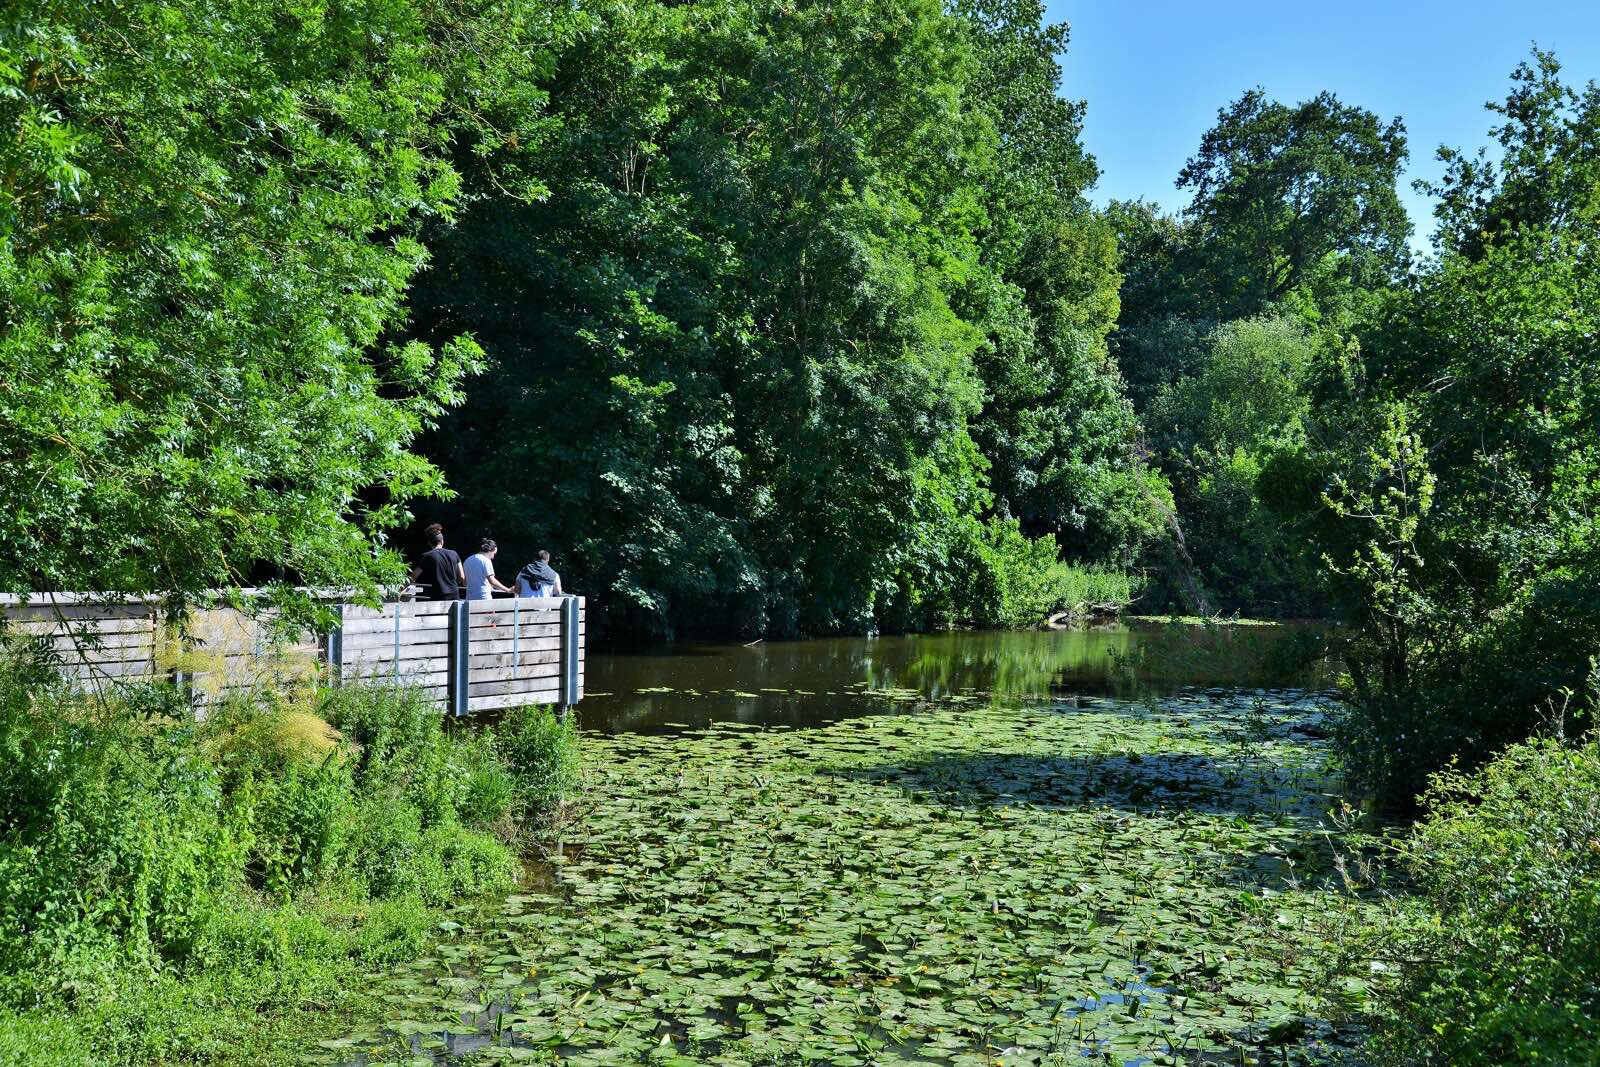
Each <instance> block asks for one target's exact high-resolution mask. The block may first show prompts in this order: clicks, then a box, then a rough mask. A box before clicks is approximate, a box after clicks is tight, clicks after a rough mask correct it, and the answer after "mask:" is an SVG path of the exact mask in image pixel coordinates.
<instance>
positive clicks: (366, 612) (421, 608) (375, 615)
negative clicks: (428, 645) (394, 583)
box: [344, 600, 454, 625]
mask: <svg viewBox="0 0 1600 1067" xmlns="http://www.w3.org/2000/svg"><path fill="white" fill-rule="evenodd" d="M452 603H454V602H453V601H450V600H417V601H407V602H406V603H403V604H385V605H384V606H383V607H381V608H364V607H358V606H356V605H354V604H349V605H346V606H345V609H344V617H345V620H346V621H347V622H348V621H352V620H359V619H392V618H393V617H394V616H396V615H399V616H401V618H404V619H409V618H412V617H415V616H419V615H445V614H448V613H449V611H450V606H451V604H452ZM401 625H404V623H402V624H401Z"/></svg>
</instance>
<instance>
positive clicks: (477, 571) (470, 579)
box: [461, 537, 511, 600]
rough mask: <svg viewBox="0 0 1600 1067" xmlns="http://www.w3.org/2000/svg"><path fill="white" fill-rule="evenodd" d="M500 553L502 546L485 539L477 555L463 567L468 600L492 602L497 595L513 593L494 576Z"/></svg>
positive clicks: (470, 558) (468, 559) (468, 558)
mask: <svg viewBox="0 0 1600 1067" xmlns="http://www.w3.org/2000/svg"><path fill="white" fill-rule="evenodd" d="M499 551H500V546H499V545H497V544H495V543H494V542H493V541H491V540H490V539H489V538H487V537H485V538H484V539H483V544H481V545H479V546H478V551H477V553H476V554H475V555H472V556H469V557H467V561H466V562H465V563H463V564H462V565H461V569H462V570H463V571H464V572H466V579H467V599H468V600H492V599H494V595H495V593H509V592H511V587H510V586H508V585H506V584H505V583H504V582H502V581H500V579H498V578H496V577H495V576H494V557H495V553H497V552H499Z"/></svg>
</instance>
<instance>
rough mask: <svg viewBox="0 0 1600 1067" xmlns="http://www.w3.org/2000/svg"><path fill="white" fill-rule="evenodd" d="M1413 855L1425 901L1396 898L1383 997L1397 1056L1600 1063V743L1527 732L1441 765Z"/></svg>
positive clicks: (1402, 1059)
mask: <svg viewBox="0 0 1600 1067" xmlns="http://www.w3.org/2000/svg"><path fill="white" fill-rule="evenodd" d="M1424 799H1425V801H1426V804H1427V808H1428V816H1427V818H1426V819H1425V821H1423V822H1422V823H1421V824H1420V825H1419V826H1418V827H1417V828H1416V830H1415V831H1414V832H1413V834H1412V835H1411V837H1410V840H1409V844H1408V846H1407V851H1406V858H1407V861H1408V864H1409V866H1410V869H1411V871H1412V872H1413V873H1414V875H1415V877H1416V879H1417V881H1418V884H1419V887H1420V889H1421V891H1422V900H1421V902H1420V904H1417V905H1414V906H1409V907H1402V908H1398V909H1396V910H1395V911H1394V912H1393V913H1392V914H1391V916H1390V918H1389V920H1388V922H1387V923H1386V924H1385V925H1384V926H1383V927H1382V928H1381V930H1380V931H1379V933H1378V935H1377V941H1378V944H1377V946H1376V947H1375V948H1374V949H1373V950H1372V951H1373V954H1374V955H1375V956H1377V957H1378V958H1385V959H1392V958H1398V959H1400V960H1402V961H1404V962H1403V964H1402V970H1401V973H1400V976H1399V979H1398V981H1396V982H1395V983H1394V984H1393V985H1392V986H1390V987H1389V988H1387V989H1384V990H1382V991H1381V992H1380V994H1379V998H1378V1001H1377V1008H1378V1012H1377V1014H1378V1023H1379V1036H1378V1039H1377V1044H1378V1047H1379V1049H1380V1051H1381V1052H1382V1053H1383V1054H1384V1055H1385V1056H1386V1058H1387V1059H1388V1060H1390V1061H1392V1062H1395V1063H1406V1064H1413V1063H1414V1064H1426V1065H1434V1064H1438V1065H1451V1067H1479V1065H1481V1067H1509V1065H1514V1064H1536V1063H1537V1064H1546V1063H1548V1064H1579V1063H1596V1062H1600V742H1596V741H1595V740H1592V739H1591V740H1589V741H1588V742H1587V743H1585V744H1582V745H1580V746H1576V747H1566V746H1563V745H1561V744H1559V743H1557V742H1555V741H1549V740H1542V741H1535V742H1531V743H1528V744H1523V745H1517V746H1514V747H1512V748H1510V749H1508V750H1507V751H1506V752H1505V753H1504V754H1503V755H1502V756H1501V757H1499V758H1498V759H1496V760H1495V761H1493V762H1492V763H1489V764H1488V765H1486V766H1485V767H1483V768H1482V769H1481V770H1479V771H1478V772H1476V773H1473V774H1463V773H1460V772H1457V771H1455V770H1450V771H1447V772H1445V773H1442V774H1440V775H1437V776H1436V777H1435V778H1434V780H1433V784H1432V785H1431V787H1430V788H1429V790H1428V791H1427V793H1426V794H1425V797H1424Z"/></svg>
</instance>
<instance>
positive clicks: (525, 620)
mask: <svg viewBox="0 0 1600 1067" xmlns="http://www.w3.org/2000/svg"><path fill="white" fill-rule="evenodd" d="M468 618H470V619H471V620H472V625H473V626H474V627H479V626H512V625H515V624H517V623H521V624H522V625H523V626H538V625H540V624H541V623H556V624H559V623H560V622H561V612H559V611H543V610H540V611H527V610H525V611H478V610H473V611H470V612H468Z"/></svg>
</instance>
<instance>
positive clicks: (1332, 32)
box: [1047, 0, 1600, 248]
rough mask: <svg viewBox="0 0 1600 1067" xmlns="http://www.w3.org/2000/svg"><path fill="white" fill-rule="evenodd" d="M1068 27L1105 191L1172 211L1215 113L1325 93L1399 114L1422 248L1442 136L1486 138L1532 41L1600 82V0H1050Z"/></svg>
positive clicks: (1068, 91) (1570, 76) (1567, 71)
mask: <svg viewBox="0 0 1600 1067" xmlns="http://www.w3.org/2000/svg"><path fill="white" fill-rule="evenodd" d="M1047 2H1048V10H1049V17H1050V19H1051V21H1054V22H1059V21H1062V20H1065V21H1066V22H1068V23H1070V24H1071V27H1072V40H1071V43H1070V45H1069V48H1068V51H1067V54H1066V55H1065V56H1064V57H1063V58H1062V67H1063V84H1062V91H1063V92H1064V93H1065V95H1067V96H1068V97H1071V98H1073V99H1081V100H1086V101H1088V104H1089V111H1088V116H1087V120H1086V123H1085V128H1084V141H1085V143H1086V144H1087V146H1088V148H1089V150H1090V151H1091V152H1093V153H1094V155H1095V157H1096V158H1097V159H1098V160H1099V161H1100V170H1101V177H1100V184H1099V186H1098V188H1097V189H1096V190H1095V192H1094V199H1095V200H1096V202H1099V203H1104V202H1105V201H1106V200H1108V199H1110V198H1111V197H1118V198H1124V199H1132V198H1134V197H1141V196H1142V197H1144V198H1145V199H1146V200H1153V201H1155V202H1156V203H1159V204H1161V205H1162V206H1163V207H1165V208H1168V209H1172V210H1175V209H1177V208H1180V207H1182V206H1183V204H1184V203H1185V198H1184V197H1183V196H1182V195H1181V194H1180V193H1179V192H1178V190H1177V189H1175V188H1174V187H1173V181H1174V179H1176V178H1177V176H1178V170H1179V168H1180V167H1182V166H1183V163H1184V161H1185V160H1186V159H1188V158H1189V156H1190V155H1191V154H1192V153H1193V152H1194V150H1195V148H1196V147H1197V146H1198V145H1199V143H1200V137H1201V135H1202V134H1204V133H1205V131H1206V130H1207V129H1208V128H1210V126H1211V125H1212V123H1213V122H1214V121H1215V119H1216V113H1217V109H1218V108H1219V107H1221V106H1222V105H1223V104H1225V103H1227V102H1228V101H1230V100H1233V99H1234V98H1236V97H1237V96H1238V95H1239V94H1240V93H1241V92H1243V91H1244V90H1245V89H1248V88H1250V87H1252V86H1256V85H1259V86H1261V87H1262V88H1264V89H1265V90H1266V91H1267V94H1268V95H1269V96H1271V97H1274V98H1276V99H1279V100H1282V101H1285V102H1298V101H1300V100H1304V99H1307V98H1309V97H1311V96H1314V95H1315V94H1316V93H1317V92H1319V91H1320V90H1322V89H1330V90H1332V91H1333V92H1334V93H1335V94H1337V95H1338V97H1339V98H1340V99H1341V100H1343V101H1345V102H1346V103H1349V104H1359V105H1360V106H1362V107H1365V108H1368V109H1370V110H1372V111H1375V112H1377V113H1378V115H1379V116H1381V117H1382V118H1384V119H1388V118H1392V117H1393V116H1396V115H1399V116H1401V117H1402V118H1403V119H1404V120H1405V125H1406V133H1407V139H1408V142H1409V145H1410V149H1411V158H1410V160H1409V162H1408V164H1407V171H1406V174H1405V177H1404V182H1403V187H1402V189H1401V195H1402V196H1403V198H1404V199H1405V203H1406V208H1407V211H1408V212H1409V213H1410V215H1411V221H1412V224H1413V225H1414V226H1415V227H1416V230H1417V232H1416V234H1415V235H1414V236H1413V239H1412V240H1413V244H1414V245H1416V246H1417V247H1418V248H1422V247H1425V245H1426V239H1427V235H1428V233H1429V232H1430V231H1431V230H1432V215H1431V202H1430V200H1429V198H1428V197H1425V196H1423V195H1421V194H1418V193H1414V192H1413V191H1412V190H1411V188H1410V180H1411V179H1412V178H1416V177H1425V178H1434V177H1437V176H1438V174H1439V172H1440V167H1439V165H1438V163H1437V162H1436V161H1435V159H1434V150H1435V149H1436V148H1437V147H1438V146H1439V145H1440V144H1449V145H1453V146H1458V147H1462V148H1468V149H1476V148H1477V146H1479V145H1483V144H1487V143H1488V131H1489V126H1490V125H1491V123H1492V120H1493V118H1494V116H1492V115H1490V114H1489V113H1488V112H1487V111H1485V110H1484V109H1483V104H1484V102H1485V101H1487V100H1491V99H1496V100H1498V99H1503V98H1504V97H1505V93H1506V90H1507V88H1508V86H1509V84H1510V81H1509V75H1510V73H1511V70H1512V68H1514V67H1515V66H1516V65H1517V62H1518V61H1519V60H1520V59H1522V58H1523V57H1525V56H1527V55H1528V52H1529V48H1530V47H1531V45H1532V44H1533V42H1535V41H1537V42H1538V44H1539V46H1540V47H1541V48H1545V49H1550V50H1553V51H1554V52H1555V53H1556V55H1557V57H1558V58H1559V59H1560V60H1561V63H1562V66H1563V68H1564V69H1563V72H1562V73H1563V75H1564V76H1565V77H1566V79H1567V81H1568V82H1569V83H1578V84H1581V83H1583V82H1587V81H1589V80H1590V79H1596V80H1600V0H1512V2H1510V3H1487V2H1484V0H1450V2H1447V0H1388V2H1372V0H1351V2H1346V3H1342V4H1341V3H1326V2H1324V3H1318V4H1314V5H1313V4H1304V3H1294V2H1293V0H1283V2H1278V3H1272V2H1264V0H1212V2H1210V3H1206V2H1203V0H1187V2H1179V0H1120V2H1119V0H1047Z"/></svg>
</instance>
